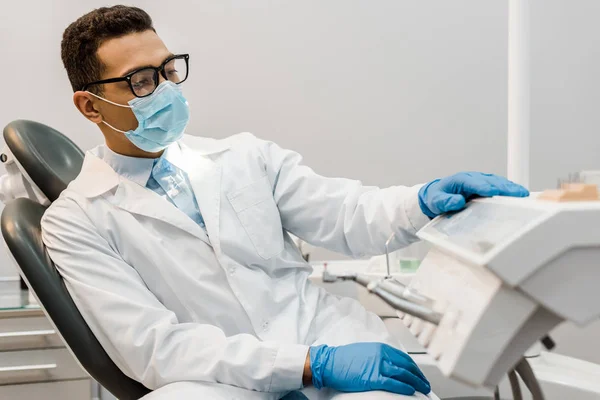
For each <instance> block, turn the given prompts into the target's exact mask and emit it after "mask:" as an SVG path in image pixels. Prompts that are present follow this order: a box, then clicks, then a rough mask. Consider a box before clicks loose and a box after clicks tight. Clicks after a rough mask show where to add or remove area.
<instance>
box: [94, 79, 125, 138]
mask: <svg viewBox="0 0 600 400" xmlns="http://www.w3.org/2000/svg"><path fill="white" fill-rule="evenodd" d="M85 92H86V93H88V94H91V95H92V96H94V97H95V98H97V99H100V100H103V101H105V102H107V103H109V104H112V105H114V106H118V107H123V108H133V107H132V106H130V105H125V104H119V103H115V102H114V101H110V100H108V99H105V98H104V97H100V96H98V95H97V94H94V93H92V92H90V91H88V90H86V91H85ZM102 123H103V124H104V125H106V126H108V127H109V128H111V129H112V130H115V131H117V132H119V133H127V132H126V131H122V130H120V129H117V128H115V127H114V126H112V125H111V124H109V123H108V122H106V121H105V120H104V118H102Z"/></svg>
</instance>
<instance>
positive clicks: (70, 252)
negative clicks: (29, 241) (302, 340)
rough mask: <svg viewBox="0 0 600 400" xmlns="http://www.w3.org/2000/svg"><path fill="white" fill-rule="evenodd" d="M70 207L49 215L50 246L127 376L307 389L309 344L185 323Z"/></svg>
mask: <svg viewBox="0 0 600 400" xmlns="http://www.w3.org/2000/svg"><path fill="white" fill-rule="evenodd" d="M69 203H70V201H69V200H65V199H64V198H61V199H59V200H57V201H56V202H55V204H53V205H52V206H51V207H50V209H49V210H48V211H47V212H46V214H45V215H44V217H43V220H42V238H43V241H44V243H45V245H46V247H47V249H48V253H49V255H50V257H51V259H52V260H53V261H54V263H55V264H56V267H57V268H58V270H59V272H60V274H61V275H62V277H63V279H64V282H65V285H66V287H67V289H68V291H69V293H70V294H71V296H72V298H73V300H74V302H75V304H76V305H77V308H78V309H79V311H80V312H81V314H82V316H83V317H84V319H85V320H86V322H87V323H88V325H89V326H90V329H91V330H92V332H93V333H94V335H95V336H96V337H97V338H98V341H99V342H100V343H101V345H102V346H103V347H104V349H105V350H106V352H107V353H108V355H109V356H110V357H111V359H112V360H113V361H114V362H115V364H116V365H117V366H118V367H119V368H120V369H121V370H122V371H123V372H124V373H125V374H126V375H127V376H129V377H131V378H132V379H135V380H137V381H139V382H141V383H142V384H144V385H145V386H146V387H148V388H150V389H153V390H154V389H156V388H159V387H162V386H164V385H167V384H169V383H173V382H177V381H205V382H218V383H224V384H229V385H233V386H238V387H242V388H245V389H251V390H257V391H263V392H280V391H287V390H295V389H298V388H300V387H302V372H303V367H304V361H305V358H306V354H307V351H308V347H307V346H302V345H293V344H291V345H287V344H286V345H279V344H277V343H275V342H266V341H265V342H262V341H259V340H258V339H257V338H256V337H254V336H252V335H248V334H239V335H234V336H229V337H226V336H225V334H224V333H223V331H222V330H220V329H219V328H218V327H215V326H212V325H207V324H200V323H181V322H179V321H178V320H177V317H176V316H175V314H174V313H173V312H171V311H170V310H168V309H167V308H165V307H164V306H163V305H162V304H161V302H160V301H159V300H158V299H157V298H156V297H155V296H154V295H153V294H152V292H150V290H149V289H148V288H147V287H146V285H145V284H144V281H143V280H142V279H141V277H140V276H139V275H138V273H137V272H136V270H135V269H134V268H132V267H131V266H130V265H128V264H127V263H126V262H124V261H123V259H122V258H121V257H120V256H119V254H118V253H117V252H115V251H114V250H113V249H112V248H111V246H110V244H109V243H108V242H107V241H106V240H104V238H103V237H102V236H101V235H99V234H98V233H97V231H96V229H95V228H94V225H93V224H92V222H91V221H90V220H89V219H88V218H87V216H86V214H85V213H84V212H83V210H82V209H81V208H80V207H79V206H78V205H77V204H75V203H73V204H69Z"/></svg>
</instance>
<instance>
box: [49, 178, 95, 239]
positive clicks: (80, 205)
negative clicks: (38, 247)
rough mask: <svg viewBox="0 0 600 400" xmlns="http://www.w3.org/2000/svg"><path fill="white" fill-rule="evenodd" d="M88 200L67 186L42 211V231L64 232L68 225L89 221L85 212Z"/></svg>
mask: <svg viewBox="0 0 600 400" xmlns="http://www.w3.org/2000/svg"><path fill="white" fill-rule="evenodd" d="M89 201H90V200H89V199H86V198H85V197H83V196H81V195H79V194H78V193H77V192H73V191H71V190H69V189H68V188H67V189H66V190H65V191H64V192H62V194H61V195H60V197H59V198H58V199H56V200H55V201H54V202H53V203H52V204H50V206H49V207H48V209H47V210H46V212H44V215H43V217H42V220H41V227H42V232H43V233H44V234H48V233H58V232H63V233H64V231H65V228H66V227H68V226H72V225H75V224H78V223H80V222H82V221H89V218H88V217H87V214H86V212H85V209H86V208H87V206H88V205H87V203H89Z"/></svg>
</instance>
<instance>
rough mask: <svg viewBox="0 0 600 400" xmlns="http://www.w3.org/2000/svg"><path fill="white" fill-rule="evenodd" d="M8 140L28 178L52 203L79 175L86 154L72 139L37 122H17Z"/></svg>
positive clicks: (9, 129)
mask: <svg viewBox="0 0 600 400" xmlns="http://www.w3.org/2000/svg"><path fill="white" fill-rule="evenodd" d="M4 141H5V142H6V145H7V146H8V148H9V149H10V151H11V152H12V153H13V155H14V156H15V158H16V159H17V161H18V162H19V164H21V165H22V166H23V168H24V169H25V171H26V172H27V175H29V177H30V178H31V179H32V180H33V182H34V183H35V184H36V185H37V187H39V188H40V190H41V191H42V192H43V193H44V195H46V197H47V198H48V199H49V200H50V201H51V202H52V201H54V200H56V199H57V198H58V196H59V195H60V193H61V192H62V191H63V190H65V188H66V187H67V185H68V184H69V182H71V181H72V180H73V179H75V177H76V176H77V175H79V172H80V171H81V166H82V164H83V157H84V154H83V152H82V151H81V149H79V147H77V145H76V144H75V143H73V142H72V141H71V140H70V139H69V138H68V137H66V136H65V135H63V134H62V133H60V132H59V131H57V130H56V129H53V128H50V127H49V126H47V125H44V124H40V123H39V122H35V121H28V120H16V121H13V122H11V123H10V124H8V125H6V127H5V128H4Z"/></svg>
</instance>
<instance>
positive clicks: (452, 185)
mask: <svg viewBox="0 0 600 400" xmlns="http://www.w3.org/2000/svg"><path fill="white" fill-rule="evenodd" d="M492 196H513V197H527V196H529V191H528V190H527V189H525V188H524V187H523V186H521V185H518V184H516V183H514V182H511V181H509V180H508V179H506V178H503V177H501V176H498V175H493V174H482V173H481V172H461V173H458V174H455V175H452V176H449V177H446V178H443V179H436V180H435V181H433V182H429V183H428V184H426V185H425V186H423V187H422V188H421V189H420V190H419V206H421V210H422V211H423V214H425V215H427V216H428V217H429V218H435V217H437V216H438V215H440V214H443V213H446V212H448V211H458V210H461V209H463V208H464V207H465V205H466V204H467V201H469V200H471V199H472V198H475V197H492Z"/></svg>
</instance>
